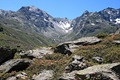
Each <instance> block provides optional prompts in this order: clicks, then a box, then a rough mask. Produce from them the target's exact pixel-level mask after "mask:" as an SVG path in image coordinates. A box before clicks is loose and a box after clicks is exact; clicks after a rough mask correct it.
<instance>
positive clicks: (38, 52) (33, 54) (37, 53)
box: [20, 47, 53, 59]
mask: <svg viewBox="0 0 120 80" xmlns="http://www.w3.org/2000/svg"><path fill="white" fill-rule="evenodd" d="M47 54H53V51H52V50H51V48H46V47H43V48H40V49H34V50H29V51H26V52H21V53H20V55H21V57H22V58H30V59H33V58H42V57H43V56H44V55H47Z"/></svg>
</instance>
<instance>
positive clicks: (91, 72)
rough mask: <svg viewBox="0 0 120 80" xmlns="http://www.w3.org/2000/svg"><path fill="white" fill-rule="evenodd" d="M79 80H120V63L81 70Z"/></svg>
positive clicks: (78, 73)
mask: <svg viewBox="0 0 120 80" xmlns="http://www.w3.org/2000/svg"><path fill="white" fill-rule="evenodd" d="M76 77H77V79H79V80H83V79H93V78H96V79H97V80H120V63H111V64H102V65H95V66H92V67H88V68H86V69H84V70H80V71H78V72H77V74H76Z"/></svg>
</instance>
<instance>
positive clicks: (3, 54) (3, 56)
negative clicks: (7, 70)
mask: <svg viewBox="0 0 120 80" xmlns="http://www.w3.org/2000/svg"><path fill="white" fill-rule="evenodd" d="M16 52H17V49H10V48H5V47H1V48H0V64H2V63H4V62H5V61H8V60H10V59H13V57H14V55H15V53H16Z"/></svg>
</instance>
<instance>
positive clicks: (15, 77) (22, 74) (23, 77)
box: [7, 72, 28, 80]
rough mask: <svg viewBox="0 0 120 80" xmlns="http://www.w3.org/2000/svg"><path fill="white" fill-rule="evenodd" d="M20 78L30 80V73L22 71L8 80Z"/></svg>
mask: <svg viewBox="0 0 120 80" xmlns="http://www.w3.org/2000/svg"><path fill="white" fill-rule="evenodd" d="M18 79H22V80H28V75H27V74H26V73H25V72H21V73H19V74H17V75H16V76H12V77H9V78H7V80H18Z"/></svg>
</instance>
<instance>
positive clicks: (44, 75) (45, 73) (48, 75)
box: [32, 70, 53, 80]
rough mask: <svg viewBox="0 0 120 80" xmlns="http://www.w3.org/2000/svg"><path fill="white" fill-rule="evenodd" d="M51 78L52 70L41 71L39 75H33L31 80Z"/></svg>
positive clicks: (49, 79)
mask: <svg viewBox="0 0 120 80" xmlns="http://www.w3.org/2000/svg"><path fill="white" fill-rule="evenodd" d="M52 78H53V71H52V70H43V71H42V72H41V73H40V74H38V75H34V76H33V78H32V80H51V79H52Z"/></svg>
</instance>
